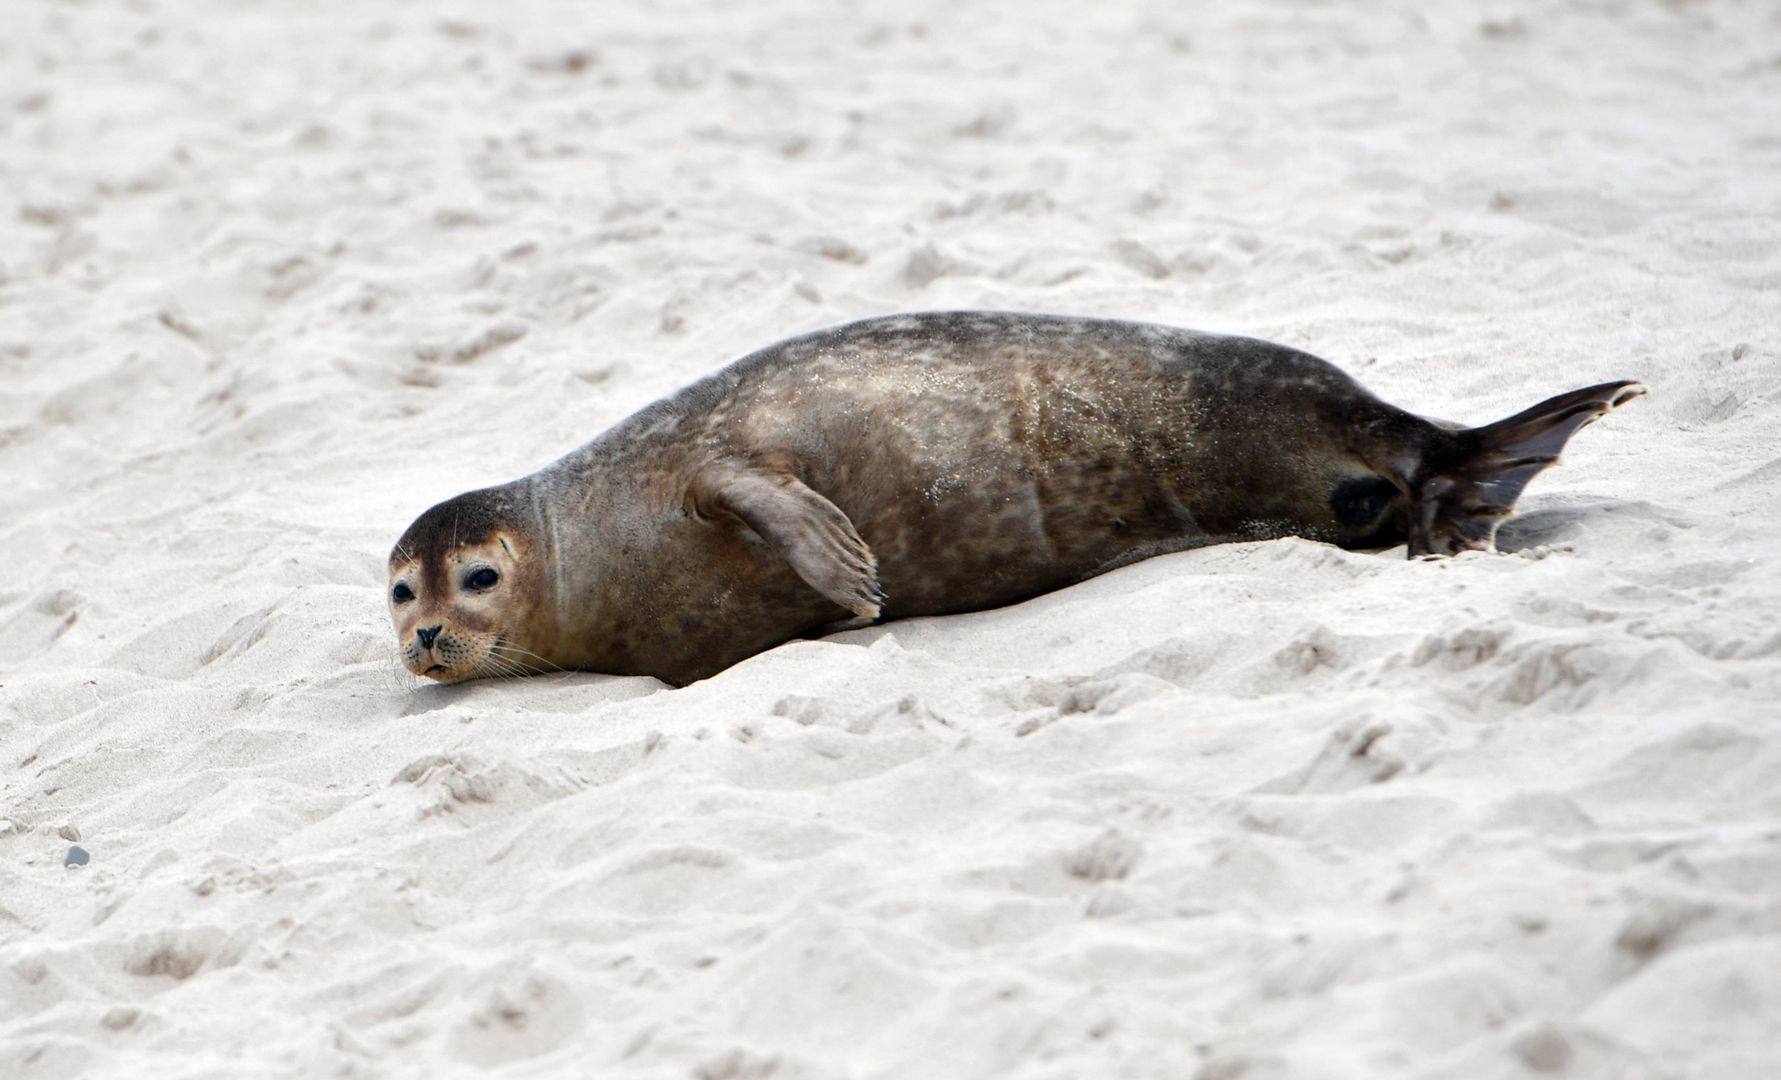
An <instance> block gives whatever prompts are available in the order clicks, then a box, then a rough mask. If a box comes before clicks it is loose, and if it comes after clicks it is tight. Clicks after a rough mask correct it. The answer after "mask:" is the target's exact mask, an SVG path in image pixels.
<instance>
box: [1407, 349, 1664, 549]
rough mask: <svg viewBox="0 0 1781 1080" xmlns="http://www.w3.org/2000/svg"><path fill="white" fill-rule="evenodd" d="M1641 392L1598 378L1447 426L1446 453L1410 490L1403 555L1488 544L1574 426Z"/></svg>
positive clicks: (1633, 385) (1555, 456) (1632, 384)
mask: <svg viewBox="0 0 1781 1080" xmlns="http://www.w3.org/2000/svg"><path fill="white" fill-rule="evenodd" d="M1644 392H1645V388H1644V387H1643V386H1641V385H1639V384H1638V383H1636V382H1611V383H1602V384H1601V385H1599V386H1589V387H1585V388H1583V389H1582V390H1573V391H1571V392H1570V393H1568V394H1560V395H1558V396H1557V397H1555V398H1549V399H1547V400H1545V401H1542V402H1540V403H1539V404H1538V405H1535V406H1534V407H1533V408H1531V409H1527V410H1525V411H1523V412H1518V413H1516V414H1515V415H1514V416H1511V417H1509V418H1508V419H1505V420H1498V421H1497V422H1496V423H1494V424H1486V425H1484V426H1483V427H1476V428H1467V429H1464V430H1461V431H1456V432H1454V433H1453V438H1454V442H1453V443H1452V445H1451V450H1450V452H1449V453H1445V454H1442V455H1441V458H1442V460H1440V461H1435V462H1430V463H1429V464H1430V465H1431V466H1432V467H1431V468H1428V469H1425V470H1424V472H1423V476H1422V478H1421V482H1420V483H1418V484H1415V485H1414V486H1413V488H1412V490H1411V492H1410V557H1411V558H1415V557H1417V556H1418V555H1452V554H1454V553H1455V552H1460V551H1470V550H1477V549H1482V550H1489V549H1490V547H1491V546H1492V544H1493V543H1494V542H1495V540H1496V532H1497V526H1498V525H1499V524H1501V523H1502V520H1503V519H1504V518H1506V517H1508V516H1509V512H1510V511H1511V510H1512V509H1514V507H1515V500H1516V499H1517V498H1519V497H1520V495H1521V489H1522V488H1525V487H1527V482H1528V481H1529V480H1532V479H1533V478H1534V475H1535V474H1536V473H1538V472H1539V471H1540V470H1541V469H1544V468H1545V467H1546V466H1548V465H1550V464H1552V463H1553V462H1555V461H1557V460H1558V455H1559V452H1560V451H1562V450H1563V449H1564V448H1565V443H1566V442H1568V441H1569V440H1570V438H1571V436H1572V435H1575V434H1576V433H1577V429H1578V428H1580V427H1582V426H1583V425H1585V424H1587V423H1589V422H1590V421H1591V420H1594V419H1595V418H1596V417H1598V416H1601V415H1603V414H1604V413H1606V412H1608V410H1610V409H1614V408H1617V407H1619V406H1621V405H1624V404H1626V403H1627V402H1629V401H1631V400H1632V399H1633V398H1636V397H1638V396H1639V395H1640V394H1643V393H1644Z"/></svg>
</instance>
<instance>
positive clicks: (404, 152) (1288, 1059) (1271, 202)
mask: <svg viewBox="0 0 1781 1080" xmlns="http://www.w3.org/2000/svg"><path fill="white" fill-rule="evenodd" d="M13 8H14V10H11V11H10V12H9V13H8V19H7V21H8V22H9V23H10V24H11V27H10V29H9V32H8V33H7V34H6V35H5V36H4V38H0V550H3V551H4V552H6V553H7V556H8V558H7V565H9V566H10V567H11V568H12V573H11V574H9V575H8V576H7V579H6V581H5V582H4V584H0V1074H3V1075H5V1076H8V1077H19V1078H21V1080H23V1078H66V1077H125V1076H127V1077H132V1078H161V1077H166V1078H196V1077H215V1078H219V1080H220V1078H231V1080H236V1078H244V1077H287V1076H293V1077H294V1076H305V1077H307V1076H341V1077H367V1078H370V1077H409V1076H458V1075H466V1076H467V1075H483V1074H486V1075H490V1076H505V1077H557V1076H565V1077H568V1076H577V1077H578V1076H598V1077H615V1078H623V1077H652V1078H653V1077H691V1078H697V1080H760V1078H766V1077H773V1078H776V1080H837V1078H858V1080H903V1078H917V1077H919V1078H929V1077H932V1078H952V1077H958V1078H978V1077H986V1078H987V1077H997V1078H1001V1077H1008V1078H1019V1080H1065V1078H1077V1077H1081V1078H1094V1080H1101V1078H1133V1080H1138V1078H1145V1080H1150V1078H1155V1080H1164V1078H1169V1080H1175V1078H1194V1080H1238V1078H1243V1080H1275V1078H1282V1080H1284V1078H1295V1080H1296V1078H1307V1080H1330V1078H1348V1077H1353V1078H1357V1080H1358V1078H1362V1077H1366V1078H1377V1077H1415V1078H1428V1080H1480V1078H1513V1077H1531V1076H1557V1077H1599V1078H1603V1080H1645V1078H1650V1080H1671V1078H1674V1080H1759V1078H1765V1077H1772V1076H1776V1075H1781V539H1778V536H1781V399H1778V397H1777V393H1776V386H1777V384H1778V381H1781V318H1778V316H1781V132H1778V131H1777V127H1776V123H1775V119H1774V102H1775V101H1776V100H1778V99H1781V12H1777V10H1776V9H1775V8H1773V7H1772V6H1770V5H1765V4H1761V3H1745V4H1740V3H1708V2H1700V3H1688V2H1676V3H1651V4H1646V3H1630V2H1629V3H1620V2H1603V3H1581V2H1579V3H1560V4H1545V5H1541V4H1533V3H1521V2H1510V3H1504V4H1496V3H1493V4H1489V5H1485V6H1484V7H1482V8H1474V7H1472V6H1470V5H1436V6H1435V7H1434V8H1433V9H1430V8H1429V6H1427V5H1419V4H1411V3H1404V2H1395V0H1394V2H1389V3H1384V4H1379V5H1369V6H1366V7H1359V6H1345V5H1330V4H1319V3H1301V2H1285V0H1281V2H1261V0H1256V2H1245V3H1232V4H1226V5H1216V6H1207V7H1206V8H1204V9H1199V8H1191V9H1190V8H1185V7H1182V8H1178V7H1176V6H1173V5H1164V4H1153V5H1152V4H1131V3H1115V4H1103V5H1095V6H1091V7H1087V8H1084V7H1083V6H1081V5H1069V4H1064V3H1058V2H1055V0H1043V2H1036V3H1033V4H1028V5H1023V6H1022V7H1021V8H1020V9H1018V11H1016V10H1015V9H1012V8H1005V7H1000V6H990V5H970V4H943V3H933V2H929V0H916V2H912V3H907V4H900V5H894V6H892V5H878V4H870V3H865V2H853V3H842V4H815V3H804V2H795V0H767V2H763V3H760V4H755V5H750V6H749V7H747V8H746V9H738V8H736V7H733V6H730V5H720V4H714V3H661V4H644V3H635V4H609V5H607V4H603V5H576V6H572V5H556V4H550V3H545V2H542V0H514V2H512V3H507V4H503V5H500V6H499V7H498V8H496V7H489V6H487V5H477V4H471V3H466V2H460V0H447V2H442V3H432V4H420V3H401V2H388V3H378V4H370V5H356V4H347V3H343V2H340V0H319V2H317V3H313V4H307V5H302V6H300V7H299V6H296V5H243V4H228V3H222V2H220V0H189V2H187V3H182V4H173V3H168V2H165V0H138V2H133V3H131V2H117V0H87V2H48V0H43V2H38V0H22V2H20V3H17V4H14V5H13ZM952 308H991V309H1011V310H1024V311H1047V312H1059V313H1066V314H1078V315H1095V316H1109V317H1118V318H1129V319H1141V320H1147V321H1154V322H1163V323H1169V324H1173V325H1182V326H1192V327H1197V328H1200V329H1204V330H1211V331H1221V332H1229V333H1238V334H1246V335H1251V336H1255V337H1261V338H1266V339H1270V340H1274V341H1279V342H1282V343H1285V344H1287V345H1291V346H1293V347H1296V348H1300V349H1304V350H1306V351H1309V352H1312V353H1315V354H1317V355H1319V356H1323V357H1326V358H1328V359H1329V360H1330V361H1331V362H1333V363H1335V364H1337V365H1338V366H1340V367H1341V368H1343V369H1344V370H1345V371H1347V372H1349V373H1350V374H1352V375H1354V376H1355V377H1356V378H1358V379H1360V380H1361V381H1363V382H1364V383H1365V384H1366V385H1367V386H1368V387H1369V388H1370V389H1372V390H1373V391H1375V392H1377V393H1378V394H1379V395H1380V396H1381V397H1383V398H1385V399H1386V400H1388V401H1391V402H1393V403H1394V404H1397V405H1400V406H1402V407H1404V408H1406V409H1409V410H1411V411H1413V412H1416V413H1418V414H1420V415H1425V416H1430V417H1438V418H1442V419H1448V420H1453V421H1457V422H1463V423H1466V424H1482V423H1486V422H1489V421H1492V420H1496V419H1500V418H1502V417H1505V416H1508V415H1510V414H1512V413H1515V412H1517V411H1519V410H1521V409H1523V408H1525V407H1527V406H1529V405H1532V404H1534V403H1535V402H1537V401H1540V400H1542V399H1544V398H1546V397H1549V396H1551V395H1553V394H1557V393H1560V392H1562V391H1566V390H1570V389H1573V388H1575V387H1580V386H1585V385H1588V384H1591V383H1598V382H1605V381H1608V380H1611V379H1621V378H1625V379H1637V380H1639V381H1640V382H1642V383H1644V384H1646V385H1647V386H1648V387H1649V390H1650V393H1649V394H1648V395H1647V396H1646V397H1644V398H1641V399H1639V400H1637V401H1634V402H1632V403H1630V404H1628V405H1627V406H1626V407H1624V408H1622V409H1619V410H1617V411H1616V412H1614V413H1613V414H1612V415H1610V416H1608V417H1606V418H1604V419H1603V420H1601V421H1600V422H1598V423H1595V424H1593V425H1591V426H1590V427H1588V428H1586V429H1584V430H1583V431H1581V432H1580V433H1579V434H1578V435H1577V436H1576V437H1575V438H1574V439H1573V440H1572V442H1571V445H1570V447H1569V449H1568V450H1567V452H1566V455H1565V459H1564V460H1563V462H1562V463H1560V464H1559V465H1557V466H1556V467H1554V468H1552V469H1549V470H1547V471H1546V472H1544V473H1542V474H1541V475H1539V476H1538V477H1537V478H1536V479H1535V480H1534V481H1533V482H1532V484H1530V486H1529V487H1528V489H1527V491H1526V493H1525V495H1524V496H1523V497H1522V499H1521V502H1520V504H1519V514H1518V516H1517V517H1516V518H1514V519H1512V520H1511V521H1509V522H1508V523H1507V524H1506V525H1504V527H1503V529H1502V532H1501V534H1500V537H1499V547H1500V548H1501V550H1500V551H1497V552H1489V553H1486V552H1471V553H1466V554H1464V555H1461V556H1458V557H1455V558H1451V559H1445V560H1436V561H1423V560H1409V559H1406V558H1405V557H1404V555H1405V552H1404V549H1403V548H1402V547H1401V546H1400V547H1399V548H1397V549H1395V550H1390V551H1383V552H1367V551H1345V550H1342V549H1339V548H1336V547H1333V546H1330V545H1327V544H1321V543H1316V542H1313V541H1310V540H1304V539H1295V538H1289V539H1283V540H1272V541H1266V542H1245V543H1232V544H1223V545H1218V546H1213V547H1207V548H1203V549H1200V550H1193V551H1183V552H1179V553H1175V554H1170V555H1165V556H1162V557H1159V558H1155V559H1150V560H1146V561H1144V562H1141V563H1138V564H1136V565H1133V566H1129V567H1126V568H1123V569H1120V570H1117V571H1114V572H1112V573H1109V574H1106V575H1103V576H1101V577H1097V578H1095V579H1093V580H1091V581H1088V582H1085V583H1083V584H1081V585H1078V586H1074V587H1072V588H1069V589H1065V590H1061V591H1058V592H1054V593H1050V594H1047V595H1044V596H1041V597H1038V598H1036V599H1033V600H1030V601H1027V602H1025V603H1021V604H1017V605H1014V606H1011V607H1006V608H1001V609H997V610H993V611H985V612H978V613H974V614H966V615H957V616H949V617H944V618H923V619H910V620H903V621H895V622H888V623H884V624H882V625H877V626H872V627H868V628H865V629H860V630H852V631H848V632H845V633H840V634H837V635H833V636H830V637H826V638H822V639H820V640H809V641H797V642H793V643H790V644H787V645H784V646H781V647H779V648H776V649H773V650H770V651H769V652H766V653H763V654H761V655H758V656H756V657H753V658H751V659H749V660H747V661H744V662H743V663H741V664H738V665H736V666H735V667H733V668H730V669H728V670H726V671H724V672H722V673H721V674H719V675H717V676H715V677H713V678H710V679H706V680H703V681H699V682H696V683H693V684H692V685H690V686H687V687H685V688H679V689H675V688H670V687H668V686H666V685H664V684H663V683H660V682H658V681H656V680H653V679H648V678H642V677H615V676H606V675H599V674H592V673H572V674H554V675H548V676H541V677H537V678H531V679H523V680H491V681H482V682H475V683H468V684H464V685H459V686H437V685H431V684H422V682H421V681H420V680H418V679H417V678H415V677H414V676H412V675H410V674H409V673H408V672H406V671H405V670H404V669H403V668H402V666H401V665H400V663H399V662H398V660H397V657H396V642H395V638H394V633H393V631H392V629H391V625H390V616H389V611H388V608H387V606H386V601H385V594H386V590H387V588H388V581H387V578H386V573H387V570H386V560H387V556H388V554H389V550H390V546H391V544H392V543H393V542H394V541H395V539H396V538H397V537H398V536H399V535H400V534H401V533H402V530H403V529H404V528H405V527H406V526H407V525H408V523H409V522H410V521H411V520H413V519H414V517H415V516H416V515H418V514H419V513H420V512H421V511H423V510H425V509H426V508H427V507H429V506H431V505H433V504H434V503H436V502H438V501H440V500H442V499H444V498H447V497H449V496H452V495H454V494H457V493H459V492H462V491H466V490H470V489H473V488H478V487H482V486H485V485H489V484H494V483H499V482H502V481H506V480H509V479H512V478H514V477H517V476H521V475H524V474H526V473H529V472H531V471H533V470H535V469H537V468H539V467H541V466H543V465H545V464H546V463H548V462H550V461H551V460H553V459H555V458H557V457H558V456H560V455H562V454H564V453H567V452H568V451H570V450H572V449H573V448H575V447H576V446H578V445H580V444H581V443H583V442H585V441H586V440H588V439H590V438H592V437H593V436H594V435H596V434H598V433H599V432H600V431H602V430H604V429H605V428H607V427H609V426H610V425H612V424H614V423H616V422H617V421H619V420H621V419H623V418H624V417H626V416H628V415H630V414H631V413H633V412H635V411H636V410H637V409H639V408H641V407H643V406H645V405H647V404H648V403H650V402H651V401H654V400H656V399H658V398H660V397H662V396H663V395H665V394H668V393H671V392H673V391H674V390H675V389H676V388H678V387H681V386H683V385H685V384H687V383H689V382H690V381H692V380H694V379H696V378H698V377H700V376H702V375H704V374H706V373H708V372H710V371H712V370H714V369H716V368H717V367H718V366H720V365H721V364H723V363H725V362H727V361H729V360H731V359H733V358H735V357H738V356H741V355H743V354H745V353H747V352H750V351H752V350H754V349H757V348H759V347H761V346H764V345H767V344H769V343H771V342H774V341H776V340H780V339H782V338H785V337H787V336H790V335H793V334H797V333H802V332H806V331H810V330H813V329H816V328H819V327H823V326H828V325H832V324H836V323H839V322H843V321H847V320H850V319H856V318H863V317H867V316H873V315H881V314H887V313H892V312H898V311H918V310H933V309H952ZM76 851H78V853H79V854H78V855H76V854H74V853H75V852H76ZM83 857H84V860H85V861H84V862H82V861H80V860H81V859H82V858H83ZM71 863H74V865H71Z"/></svg>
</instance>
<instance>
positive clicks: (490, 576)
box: [464, 566, 501, 590]
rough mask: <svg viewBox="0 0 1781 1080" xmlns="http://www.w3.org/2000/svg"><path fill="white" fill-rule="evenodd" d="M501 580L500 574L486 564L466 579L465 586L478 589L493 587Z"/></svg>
mask: <svg viewBox="0 0 1781 1080" xmlns="http://www.w3.org/2000/svg"><path fill="white" fill-rule="evenodd" d="M500 580H501V575H500V574H497V573H495V572H494V571H493V570H491V569H489V568H488V567H486V566H485V567H483V568H482V569H481V570H478V571H476V572H475V573H474V574H471V575H470V576H469V577H467V578H465V579H464V588H466V589H477V590H481V589H492V588H494V587H495V582H497V581H500Z"/></svg>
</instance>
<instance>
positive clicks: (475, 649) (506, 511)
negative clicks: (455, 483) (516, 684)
mask: <svg viewBox="0 0 1781 1080" xmlns="http://www.w3.org/2000/svg"><path fill="white" fill-rule="evenodd" d="M539 532H540V530H539V528H538V525H537V521H536V509H535V507H534V504H533V500H532V498H531V494H530V492H529V490H528V489H526V488H524V487H522V486H519V485H515V484H508V485H505V486H502V487H496V488H484V489H482V490H479V491H471V492H466V493H465V494H463V495H459V496H457V497H455V498H451V499H447V500H446V501H444V502H442V503H440V504H439V505H438V506H435V507H433V508H432V509H430V510H428V511H427V512H426V513H424V514H422V515H421V516H420V517H418V518H416V519H415V522H414V524H412V525H410V526H409V527H408V531H407V532H405V533H403V534H402V539H400V540H398V541H396V546H395V548H394V550H392V551H391V552H390V591H389V602H390V618H391V620H392V621H394V623H395V624H396V642H397V645H398V647H399V649H400V651H401V654H402V663H403V665H404V666H406V667H407V668H408V670H410V671H412V672H414V673H415V674H416V675H424V676H426V677H427V678H429V679H437V680H438V681H440V682H461V681H463V680H465V679H476V678H482V677H484V676H489V675H517V674H526V673H534V672H537V671H539V670H541V669H542V668H543V667H545V666H547V664H548V661H546V660H545V659H544V658H543V657H542V656H541V655H540V654H541V653H543V652H545V651H546V648H547V646H548V643H547V642H543V641H540V640H538V633H537V628H538V627H539V626H540V625H547V624H548V620H547V618H546V615H547V612H548V598H549V595H550V589H549V578H550V575H549V574H548V573H547V572H546V571H545V568H544V566H543V560H544V559H545V558H546V557H547V552H546V545H545V544H543V543H541V542H540V541H539Z"/></svg>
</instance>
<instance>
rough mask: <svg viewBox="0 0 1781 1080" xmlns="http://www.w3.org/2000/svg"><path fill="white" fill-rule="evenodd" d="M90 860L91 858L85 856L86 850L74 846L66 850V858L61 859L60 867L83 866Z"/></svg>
mask: <svg viewBox="0 0 1781 1080" xmlns="http://www.w3.org/2000/svg"><path fill="white" fill-rule="evenodd" d="M91 859H92V856H91V855H88V854H87V849H86V848H83V847H81V846H80V845H79V844H76V845H74V846H73V847H71V848H69V849H68V854H67V856H66V857H64V858H63V859H62V865H63V866H85V865H86V864H87V863H88V861H90V860H91Z"/></svg>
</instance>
